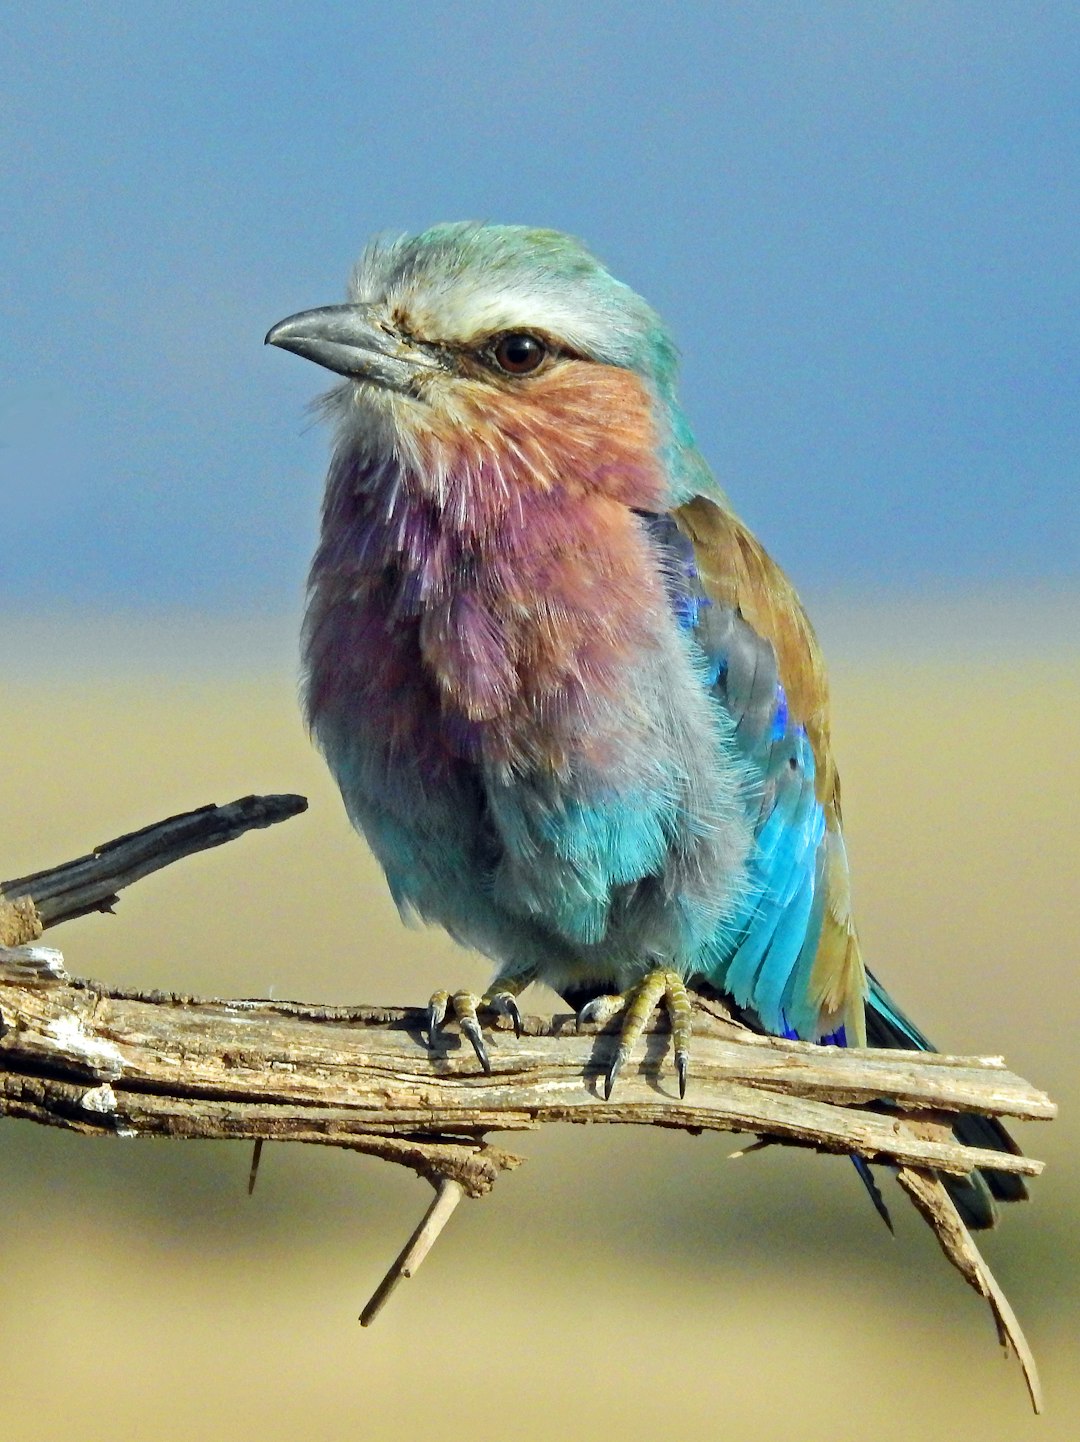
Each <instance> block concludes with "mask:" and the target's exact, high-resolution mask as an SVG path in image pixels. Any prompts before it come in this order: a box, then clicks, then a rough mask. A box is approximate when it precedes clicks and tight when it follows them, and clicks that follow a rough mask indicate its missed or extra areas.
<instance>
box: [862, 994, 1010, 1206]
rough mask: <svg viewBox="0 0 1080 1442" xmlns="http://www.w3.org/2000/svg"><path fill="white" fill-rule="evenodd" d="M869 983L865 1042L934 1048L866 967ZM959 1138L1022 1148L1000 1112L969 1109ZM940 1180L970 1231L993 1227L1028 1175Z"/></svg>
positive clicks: (990, 1173)
mask: <svg viewBox="0 0 1080 1442" xmlns="http://www.w3.org/2000/svg"><path fill="white" fill-rule="evenodd" d="M867 980H868V982H869V984H870V990H869V994H868V995H867V998H866V1044H867V1046H876V1047H900V1048H903V1049H905V1050H915V1051H936V1050H937V1048H936V1047H934V1046H931V1044H930V1042H929V1041H927V1039H926V1037H925V1036H923V1034H922V1032H921V1031H920V1030H919V1028H918V1027H917V1026H915V1025H914V1023H913V1022H910V1021H909V1020H908V1019H907V1017H906V1016H905V1015H904V1013H903V1012H902V1011H901V1010H900V1008H899V1007H898V1006H897V1005H896V1003H895V1002H894V1001H893V1000H892V998H891V997H890V996H889V994H888V992H887V991H886V990H885V988H884V987H883V986H882V985H881V983H880V982H879V981H878V980H877V978H876V977H875V976H873V975H872V974H871V973H870V972H867ZM953 1131H954V1133H955V1135H956V1139H957V1141H959V1142H962V1143H963V1144H964V1145H965V1146H969V1147H982V1148H985V1149H986V1150H988V1151H994V1152H1009V1153H1011V1154H1012V1155H1013V1156H1017V1155H1019V1153H1020V1148H1019V1147H1018V1146H1017V1145H1016V1143H1015V1142H1014V1141H1013V1139H1012V1137H1011V1136H1010V1135H1009V1133H1008V1132H1007V1131H1006V1130H1005V1128H1004V1127H1003V1126H1002V1125H1001V1123H1000V1122H999V1121H998V1120H997V1118H996V1117H984V1116H977V1115H975V1114H974V1113H969V1114H966V1115H963V1116H960V1117H958V1118H957V1120H956V1124H955V1126H954V1127H953ZM942 1181H943V1182H944V1183H945V1186H946V1188H947V1190H948V1192H949V1195H950V1196H951V1197H952V1199H953V1201H954V1202H955V1204H956V1209H957V1211H958V1212H959V1213H960V1216H961V1218H962V1219H963V1222H964V1225H965V1226H967V1227H970V1228H971V1229H972V1231H977V1230H980V1229H983V1228H986V1227H992V1226H993V1225H994V1222H995V1221H996V1220H997V1212H996V1209H995V1207H994V1202H995V1200H996V1201H999V1202H1020V1201H1023V1200H1024V1198H1025V1197H1026V1196H1027V1194H1028V1193H1027V1188H1026V1187H1025V1185H1024V1179H1023V1178H1022V1177H1020V1176H1017V1174H1016V1173H1015V1172H997V1171H994V1170H993V1169H986V1170H981V1171H977V1172H971V1173H970V1174H969V1175H968V1176H966V1177H955V1176H948V1177H946V1176H943V1177H942Z"/></svg>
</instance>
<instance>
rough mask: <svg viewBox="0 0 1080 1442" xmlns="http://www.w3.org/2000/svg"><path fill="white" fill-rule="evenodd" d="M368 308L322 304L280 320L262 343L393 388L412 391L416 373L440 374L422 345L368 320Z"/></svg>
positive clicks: (370, 308)
mask: <svg viewBox="0 0 1080 1442" xmlns="http://www.w3.org/2000/svg"><path fill="white" fill-rule="evenodd" d="M372 313H373V307H371V306H367V305H324V306H320V307H319V309H318V310H302V311H300V313H299V314H298V315H290V316H289V317H287V319H285V320H279V321H278V323H277V325H275V326H273V327H272V328H271V329H270V330H269V331H267V334H266V344H267V345H276V346H280V347H281V349H282V350H291V351H295V352H296V354H297V355H301V356H303V357H304V358H305V359H306V360H312V361H315V362H316V363H317V364H318V365H321V366H325V367H326V368H327V370H332V371H337V373H338V375H342V376H350V377H352V378H353V379H354V380H369V381H374V383H375V384H376V385H383V386H389V387H391V388H392V389H394V390H405V389H410V388H411V386H412V384H413V382H414V381H415V379H416V375H417V372H418V371H430V370H439V369H441V366H440V365H439V362H438V361H437V360H436V359H435V357H434V356H432V355H431V354H430V353H429V352H427V351H425V350H423V349H421V347H420V346H418V345H416V344H414V343H411V342H409V341H406V340H404V339H403V338H402V337H401V336H398V335H395V334H394V332H393V331H392V330H390V329H388V328H384V326H383V325H381V324H379V323H378V322H377V321H375V320H373V319H372Z"/></svg>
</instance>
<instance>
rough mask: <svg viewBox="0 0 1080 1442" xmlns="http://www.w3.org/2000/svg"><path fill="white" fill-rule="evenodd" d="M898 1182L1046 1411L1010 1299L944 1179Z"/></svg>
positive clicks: (908, 1175) (908, 1170)
mask: <svg viewBox="0 0 1080 1442" xmlns="http://www.w3.org/2000/svg"><path fill="white" fill-rule="evenodd" d="M897 1180H898V1181H899V1183H900V1185H901V1186H902V1187H903V1189H904V1191H905V1192H907V1194H908V1196H909V1197H910V1198H911V1200H912V1201H913V1202H914V1203H915V1206H916V1209H917V1210H918V1212H919V1214H920V1216H922V1217H923V1218H924V1220H925V1221H926V1222H927V1223H928V1224H929V1226H930V1227H931V1228H932V1230H933V1232H934V1235H935V1236H936V1237H937V1239H938V1242H939V1243H940V1244H941V1249H942V1251H943V1252H944V1253H945V1255H946V1257H948V1259H949V1261H950V1262H951V1263H952V1264H953V1266H954V1267H955V1268H956V1270H957V1271H958V1272H959V1273H960V1275H961V1276H962V1277H963V1278H964V1280H965V1281H966V1282H967V1283H968V1284H969V1285H970V1286H972V1287H973V1288H974V1289H975V1291H976V1292H978V1294H979V1296H980V1297H984V1298H985V1299H986V1301H987V1302H988V1303H989V1305H990V1311H991V1313H992V1314H993V1317H994V1323H995V1325H996V1326H997V1332H998V1340H999V1341H1000V1343H1001V1345H1002V1346H1003V1347H1004V1348H1005V1350H1006V1351H1008V1350H1009V1349H1010V1347H1011V1348H1012V1350H1013V1351H1014V1352H1015V1353H1016V1357H1017V1360H1018V1361H1019V1363H1020V1367H1021V1370H1022V1371H1023V1374H1024V1381H1025V1382H1026V1383H1027V1389H1028V1394H1029V1396H1030V1397H1031V1407H1032V1410H1033V1411H1034V1412H1041V1411H1042V1409H1043V1396H1042V1384H1041V1383H1040V1381H1039V1370H1038V1368H1037V1367H1036V1365H1035V1358H1034V1357H1033V1356H1032V1352H1031V1348H1030V1347H1029V1346H1028V1343H1027V1338H1026V1337H1025V1336H1024V1333H1023V1331H1022V1330H1021V1327H1020V1323H1019V1322H1018V1321H1017V1320H1016V1313H1015V1312H1014V1311H1013V1309H1012V1307H1011V1306H1010V1305H1009V1299H1008V1297H1006V1295H1005V1293H1004V1292H1003V1291H1002V1290H1001V1288H1000V1287H999V1286H998V1284H997V1281H996V1280H995V1278H994V1274H993V1272H991V1270H990V1268H989V1267H988V1266H987V1265H986V1263H985V1261H984V1260H983V1258H982V1255H981V1253H980V1252H979V1249H978V1247H976V1245H975V1243H974V1242H973V1241H972V1239H971V1234H970V1233H969V1231H968V1229H967V1228H966V1227H965V1226H964V1224H963V1222H962V1221H961V1220H960V1214H959V1213H958V1212H957V1210H956V1207H955V1206H954V1205H953V1201H952V1198H951V1197H950V1196H949V1194H948V1192H947V1191H946V1190H945V1187H944V1186H943V1184H942V1181H941V1178H940V1177H937V1176H935V1175H934V1173H933V1172H928V1171H925V1170H923V1168H921V1167H901V1168H900V1170H899V1172H898V1173H897Z"/></svg>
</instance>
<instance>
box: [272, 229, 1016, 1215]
mask: <svg viewBox="0 0 1080 1442" xmlns="http://www.w3.org/2000/svg"><path fill="white" fill-rule="evenodd" d="M267 340H268V341H269V342H270V343H272V344H274V345H277V346H281V347H284V348H285V349H286V350H292V351H295V352H297V353H298V354H299V355H302V356H306V357H307V358H308V359H310V360H314V361H317V362H318V363H319V364H321V365H323V366H326V367H328V368H329V369H330V370H332V371H335V372H337V373H338V374H339V375H341V376H343V377H345V379H344V381H343V383H342V384H341V385H339V386H338V387H337V388H336V389H335V390H333V391H331V393H330V394H329V396H328V397H327V398H326V402H325V408H326V412H327V414H328V415H329V416H330V418H331V419H332V420H333V421H334V422H335V423H336V427H337V441H336V446H335V450H334V455H333V461H332V464H331V467H330V473H329V477H328V481H327V489H326V498H325V502H324V505H323V513H322V534H321V539H320V542H319V546H318V550H317V552H316V555H315V558H314V561H313V563H312V568H311V577H310V592H309V601H308V609H307V615H306V620H305V625H304V635H303V653H304V676H305V681H304V695H305V704H306V712H307V717H308V721H309V723H310V726H311V729H312V732H313V734H314V737H315V739H316V741H317V743H318V745H319V746H320V747H321V749H322V751H323V753H324V754H325V756H326V759H327V762H328V763H329V766H330V769H331V771H332V772H333V774H334V776H335V778H336V780H337V783H338V785H339V787H340V788H341V793H342V796H343V798H344V801H345V805H346V807H347V809H348V813H349V815H350V817H351V818H352V820H353V822H354V823H355V825H356V826H357V827H358V828H359V830H360V831H361V832H362V833H363V834H364V836H365V837H366V838H367V840H368V843H369V844H370V846H371V848H372V850H373V851H374V853H375V855H376V856H377V857H378V859H379V861H380V863H381V864H382V866H383V868H384V870H385V872H386V877H387V880H388V882H389V885H390V889H391V891H392V893H393V896H394V899H395V901H396V902H397V904H398V906H399V908H400V909H401V911H402V912H403V914H406V915H413V916H417V917H420V918H422V919H424V920H426V921H431V922H438V923H439V924H441V925H442V926H444V927H445V928H446V929H447V930H448V931H449V932H450V933H451V934H452V935H453V936H454V937H456V938H457V939H458V940H460V941H461V942H463V943H465V944H467V945H469V946H472V947H475V948H477V949H479V950H480V951H481V952H484V953H486V954H487V955H488V956H490V957H491V958H493V960H494V961H495V963H496V965H497V970H496V974H495V977H494V980H493V982H492V984H491V987H490V988H489V991H488V993H487V994H486V995H485V996H484V997H477V996H473V995H472V994H471V993H469V992H465V991H461V992H457V993H455V994H454V995H453V996H452V997H451V996H450V995H449V994H447V993H442V992H440V993H438V994H437V995H436V996H435V997H434V998H433V999H432V1004H431V1030H432V1032H434V1031H435V1030H437V1028H438V1027H439V1026H441V1024H442V1022H443V1020H444V1019H445V1017H446V1014H447V1011H448V1009H451V1008H452V1011H453V1014H454V1015H455V1016H456V1018H457V1019H458V1021H459V1022H460V1023H461V1026H462V1029H463V1030H464V1031H465V1033H466V1035H468V1036H469V1037H470V1039H471V1041H472V1043H473V1045H474V1047H475V1048H476V1052H477V1055H478V1057H479V1058H480V1060H481V1062H482V1063H483V1065H484V1066H485V1067H487V1065H488V1059H487V1051H486V1048H485V1045H484V1042H483V1038H482V1034H481V1030H480V1025H479V1022H478V1020H477V1008H478V1007H480V1006H481V1005H483V1006H489V1007H495V1008H497V1009H502V1010H504V1011H508V1012H509V1013H510V1014H511V1015H512V1016H513V1017H514V1018H515V1021H516V1020H517V1002H516V1000H515V997H516V994H517V993H518V992H520V990H521V989H522V988H523V987H524V986H526V985H527V984H528V983H529V982H531V981H535V980H541V981H544V982H546V983H548V984H549V985H550V986H551V987H553V988H554V989H555V990H556V991H558V992H560V993H561V994H562V995H563V996H564V997H566V998H567V999H568V1000H570V1001H571V1002H572V1003H573V1004H575V1005H579V1004H581V1003H586V1005H585V1009H584V1012H583V1013H582V1014H587V1015H591V1016H597V1015H609V1014H613V1013H614V1011H615V1010H617V1009H618V1008H625V1010H624V1019H623V1024H622V1035H621V1041H620V1045H619V1048H618V1051H617V1054H616V1058H615V1061H614V1062H613V1064H612V1067H611V1070H610V1072H609V1074H608V1078H607V1091H608V1094H610V1089H611V1086H612V1084H613V1082H614V1079H615V1075H616V1073H617V1072H618V1070H619V1068H620V1066H621V1065H622V1064H623V1062H624V1061H625V1058H626V1056H627V1054H628V1052H629V1050H630V1048H631V1046H632V1045H633V1043H634V1042H635V1040H636V1039H637V1037H638V1035H639V1034H640V1031H641V1029H642V1027H643V1025H644V1023H645V1021H646V1019H647V1017H648V1015H649V1013H650V1012H651V1011H652V1010H653V1008H654V1007H655V1006H656V1005H657V1004H658V1003H659V1002H660V1001H661V999H663V1000H664V1002H665V1004H666V1006H667V1009H668V1012H669V1015H670V1017H671V1021H672V1030H673V1034H674V1035H673V1040H674V1048H675V1058H676V1066H677V1070H678V1073H679V1079H680V1086H681V1087H682V1088H685V1084H686V1075H687V1063H688V1047H689V1034H690V1006H689V1002H688V997H687V986H690V987H693V986H695V985H697V986H700V987H711V988H714V989H716V990H718V991H719V992H721V993H723V994H724V996H725V997H727V998H728V999H729V1000H730V1002H731V1003H733V1005H734V1007H735V1008H736V1009H737V1010H738V1012H739V1014H740V1015H742V1016H743V1017H744V1018H745V1019H747V1020H748V1021H749V1022H750V1023H751V1024H752V1025H755V1026H757V1027H759V1028H762V1029H763V1030H765V1031H768V1032H771V1033H774V1034H776V1035H780V1036H787V1037H799V1038H803V1039H806V1040H808V1041H828V1042H833V1043H838V1044H841V1045H865V1044H867V1043H870V1044H872V1045H876V1046H899V1047H916V1048H922V1049H927V1048H928V1047H929V1043H928V1042H927V1041H926V1039H925V1037H923V1036H922V1034H921V1033H920V1032H919V1031H918V1030H917V1029H916V1028H915V1027H914V1026H913V1025H912V1024H911V1023H910V1022H909V1021H908V1020H907V1018H906V1017H905V1016H904V1015H903V1014H902V1013H901V1012H900V1011H899V1010H898V1008H897V1007H896V1006H895V1005H894V1004H893V1002H892V1001H891V1000H890V999H889V997H888V996H887V994H886V993H885V992H884V991H883V989H882V988H881V986H880V985H879V984H878V982H877V980H876V979H875V978H874V977H873V976H872V975H871V974H870V973H869V972H868V971H867V970H866V969H865V967H864V965H863V959H862V956H861V953H860V950H859V942H858V938H857V936H856V932H855V926H854V923H853V921H852V915H851V905H850V893H849V882H848V864H847V858H846V855H845V851H844V841H843V832H842V829H841V815H840V790H839V782H838V779H837V773H836V766H835V763H834V761H833V756H832V750H831V746H830V740H829V710H828V694H827V688H826V680H825V672H824V667H823V664H822V659H821V655H820V652H819V649H818V644H817V641H816V639H815V636H814V632H813V629H812V628H811V625H810V622H809V621H808V619H807V617H806V614H805V612H804V611H803V608H802V606H801V604H800V602H799V599H798V597H797V595H796V594H795V591H794V589H793V587H792V585H791V583H790V582H789V581H788V579H787V577H786V576H785V575H784V573H783V572H782V571H781V569H780V568H779V566H777V564H776V563H775V562H774V561H773V560H772V559H771V558H770V557H769V555H768V554H767V553H766V551H765V550H764V549H763V547H762V546H761V544H760V543H759V542H758V541H757V540H756V539H755V537H754V536H753V535H752V534H751V533H750V531H749V530H748V529H747V528H746V527H745V526H744V525H743V524H742V522H740V521H739V519H738V517H737V516H736V515H735V514H734V512H733V510H732V508H731V506H730V504H729V502H728V500H727V498H726V497H725V495H724V494H723V492H722V491H721V490H720V488H719V487H718V486H717V484H716V482H715V481H714V479H713V477H712V475H711V474H710V472H709V470H708V467H707V466H706V464H705V461H704V460H703V459H702V457H701V455H700V453H699V452H698V450H697V448H696V446H695V444H694V439H693V435H692V433H691V430H690V426H689V424H688V423H687V420H686V417H685V415H684V414H683V411H682V409H681V407H680V404H679V400H678V396H677V394H676V357H675V349H674V346H673V343H672V341H671V338H670V336H669V334H668V332H667V330H666V329H665V327H664V325H663V323H662V322H661V320H660V319H659V317H658V316H657V315H656V314H655V312H654V311H652V310H651V309H650V308H649V306H648V305H646V303H645V302H644V301H643V300H642V299H641V298H640V297H639V296H638V295H636V294H635V293H634V292H633V291H632V290H630V289H629V288H628V287H627V286H625V285H623V284H622V283H620V282H619V281H617V280H616V279H614V277H613V276H611V275H610V274H609V273H608V271H607V270H606V269H605V268H604V267H603V266H602V265H601V264H600V263H599V262H598V261H597V260H595V259H594V258H593V256H591V255H590V254H589V253H588V251H586V250H585V249H584V248H583V247H582V246H581V245H580V244H579V243H578V242H577V241H575V240H573V239H571V238H569V237H567V236H565V235H561V234H558V233H556V232H553V231H547V230H533V229H529V228H526V227H522V226H484V225H472V224H454V225H440V226H436V227H434V228H433V229H431V230H428V231H425V232H424V233H423V234H421V235H417V236H411V237H403V238H400V239H396V240H390V241H377V242H375V243H374V244H372V245H371V246H370V247H369V249H368V250H367V251H366V253H365V254H364V256H363V257H362V259H361V261H360V263H359V265H358V266H357V268H356V271H355V273H354V275H353V278H352V284H351V288H350V292H349V300H348V302H347V303H346V304H344V305H333V306H327V307H323V308H321V309H317V310H310V311H305V312H303V313H301V314H299V315H295V316H292V317H290V318H289V319H287V320H284V321H282V322H281V323H280V324H279V325H276V326H275V327H274V328H273V329H272V330H271V331H270V333H269V335H268V336H267ZM958 1131H961V1132H962V1133H963V1134H964V1137H965V1140H968V1141H970V1142H972V1143H973V1144H975V1145H982V1146H986V1147H991V1148H995V1149H999V1150H1015V1146H1014V1144H1013V1143H1012V1141H1011V1139H1010V1138H1009V1137H1008V1135H1007V1133H1005V1132H1004V1130H1003V1129H1002V1128H1001V1127H1000V1126H999V1124H998V1123H996V1122H993V1121H987V1120H983V1119H981V1118H969V1119H964V1120H962V1121H961V1123H960V1126H959V1127H958ZM863 1173H864V1179H865V1178H866V1173H865V1169H863ZM950 1185H951V1186H952V1187H953V1190H954V1196H955V1198H956V1200H957V1202H958V1204H959V1205H960V1208H961V1211H962V1214H963V1215H964V1217H965V1219H966V1220H967V1221H968V1223H969V1224H970V1225H974V1226H987V1225H989V1224H990V1223H991V1221H992V1220H993V1203H992V1200H991V1195H993V1196H996V1197H999V1198H1007V1199H1013V1198H1017V1197H1019V1196H1022V1195H1023V1194H1024V1193H1023V1183H1022V1182H1021V1181H1020V1179H1019V1178H1018V1177H1015V1176H1013V1175H1011V1174H1007V1173H999V1172H993V1171H990V1172H987V1173H985V1174H983V1175H981V1176H980V1175H975V1176H973V1177H971V1178H968V1179H960V1180H957V1181H956V1182H955V1183H952V1182H951V1183H950Z"/></svg>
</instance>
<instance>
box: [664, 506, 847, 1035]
mask: <svg viewBox="0 0 1080 1442" xmlns="http://www.w3.org/2000/svg"><path fill="white" fill-rule="evenodd" d="M674 514H675V520H676V522H677V523H678V525H679V527H680V529H681V530H682V531H683V533H684V534H685V535H686V536H688V537H689V538H690V540H691V542H692V543H693V546H694V554H695V560H696V564H697V569H698V574H699V575H700V577H701V581H702V584H703V586H704V587H705V590H706V592H707V594H708V595H709V597H710V598H711V599H712V600H713V601H714V602H716V604H718V605H722V606H730V607H732V608H733V609H735V610H736V611H737V612H738V613H739V615H741V616H742V618H743V620H744V621H746V623H747V624H748V625H749V626H751V627H753V629H754V630H755V631H756V632H757V634H758V635H759V636H763V637H765V638H767V639H768V640H769V641H770V642H771V643H772V646H773V649H774V651H775V652H776V660H777V666H778V669H779V674H780V680H781V683H782V685H783V687H784V691H785V692H786V695H787V702H788V708H789V711H790V713H791V715H792V716H793V717H794V718H795V719H796V720H797V721H799V722H801V724H802V725H803V726H805V728H806V734H807V737H808V739H809V741H810V745H811V747H812V748H813V752H814V762H815V765H816V768H817V770H816V778H815V789H816V792H817V797H818V800H819V801H820V802H821V805H822V808H823V810H824V812H825V822H826V828H827V829H826V835H825V840H824V841H823V843H822V845H824V846H825V847H826V848H827V852H826V887H827V890H826V905H825V916H824V920H823V924H822V932H821V940H820V942H819V943H818V950H817V956H816V957H815V959H814V968H813V972H812V973H811V978H810V989H811V993H812V1000H813V1001H815V1002H816V1004H817V1005H818V1007H819V1009H820V1013H821V1016H822V1027H821V1030H822V1032H824V1033H827V1032H829V1031H831V1030H834V1029H835V1025H838V1024H840V1023H843V1024H844V1026H845V1027H846V1028H847V1034H848V1037H849V1040H850V1041H852V1042H854V1043H856V1044H858V1045H865V1039H866V1022H865V1015H864V1011H865V997H866V974H865V971H864V968H863V961H862V955H861V953H860V950H859V940H858V936H857V934H856V931H855V923H854V920H853V919H852V915H851V885H850V878H849V873H848V864H847V853H846V851H845V848H844V840H843V833H842V829H841V819H840V781H839V777H838V776H837V773H836V765H835V763H834V761H833V756H832V747H831V742H830V736H829V688H828V681H827V679H826V675H825V664H824V661H823V659H822V655H821V648H820V646H819V644H818V640H817V637H816V635H815V634H814V628H813V627H812V626H811V624H810V621H809V618H808V617H807V615H806V612H805V611H804V610H803V607H802V603H801V601H800V600H799V598H798V595H797V594H796V592H795V588H794V586H792V584H791V582H790V581H789V580H788V578H787V576H785V574H784V572H783V571H782V570H781V569H780V567H779V566H778V565H777V564H776V562H775V561H774V560H773V559H772V558H771V556H769V554H768V553H767V552H766V551H765V550H764V548H763V547H762V546H761V544H760V543H759V542H758V540H757V539H756V538H755V537H754V535H753V534H752V533H751V532H750V531H749V530H748V529H747V527H746V526H744V525H743V523H742V522H741V521H740V520H739V519H738V518H737V517H736V516H734V515H732V514H731V512H730V511H727V510H725V509H724V508H723V507H721V506H719V505H718V504H717V503H716V502H715V501H712V500H710V499H708V498H707V497H705V496H697V497H695V498H694V499H693V500H692V501H689V502H688V503H687V504H686V505H684V506H680V507H679V509H678V510H677V511H675V513H674Z"/></svg>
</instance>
